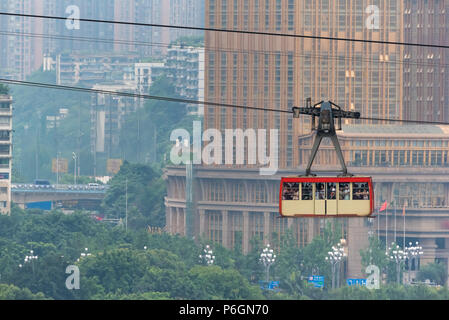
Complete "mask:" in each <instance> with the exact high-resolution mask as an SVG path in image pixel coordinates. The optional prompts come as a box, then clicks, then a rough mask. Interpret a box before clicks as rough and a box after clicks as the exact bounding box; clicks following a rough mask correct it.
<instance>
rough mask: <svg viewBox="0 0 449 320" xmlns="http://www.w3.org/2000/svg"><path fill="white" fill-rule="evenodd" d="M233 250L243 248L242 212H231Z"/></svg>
mask: <svg viewBox="0 0 449 320" xmlns="http://www.w3.org/2000/svg"><path fill="white" fill-rule="evenodd" d="M229 226H230V245H231V248H235V247H236V246H243V231H242V230H243V214H242V212H240V211H229Z"/></svg>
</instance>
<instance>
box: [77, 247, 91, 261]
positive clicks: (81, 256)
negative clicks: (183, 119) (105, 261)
mask: <svg viewBox="0 0 449 320" xmlns="http://www.w3.org/2000/svg"><path fill="white" fill-rule="evenodd" d="M88 251H89V248H84V252H81V255H80V257H79V258H78V260H76V261H77V262H79V261H80V259H81V258H86V257H89V256H91V254H90V253H89V252H88Z"/></svg>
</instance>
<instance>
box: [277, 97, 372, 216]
mask: <svg viewBox="0 0 449 320" xmlns="http://www.w3.org/2000/svg"><path fill="white" fill-rule="evenodd" d="M318 106H320V107H318ZM293 114H294V117H295V118H299V115H300V114H306V115H311V116H312V130H316V131H317V135H316V137H315V141H314V144H313V148H312V153H311V156H310V159H309V163H308V165H307V169H306V173H305V175H304V176H299V177H283V178H282V179H281V185H280V192H279V213H280V215H281V216H282V217H326V216H329V217H368V216H370V215H371V214H372V213H373V210H374V193H373V183H372V179H371V177H355V176H353V175H352V174H349V173H348V171H347V168H346V164H345V161H344V158H343V154H342V152H341V148H340V144H339V142H338V138H337V134H336V130H341V119H342V118H352V119H358V118H360V113H358V112H346V111H342V110H341V108H340V107H339V106H337V105H335V104H334V103H332V102H320V103H318V104H316V105H314V106H313V107H312V106H311V100H310V99H307V106H306V107H305V108H297V107H295V108H293ZM316 117H319V122H318V127H316V124H315V119H316ZM335 118H336V119H337V120H338V125H339V126H338V128H337V129H335V124H334V119H335ZM324 137H329V138H330V139H331V140H332V142H333V144H334V147H335V150H336V151H337V155H338V158H339V160H340V163H341V166H342V168H343V170H342V171H343V172H342V174H341V175H339V176H334V177H330V176H327V177H317V176H316V175H314V174H312V173H311V167H312V164H313V160H314V159H315V156H316V153H317V152H318V148H319V146H320V143H321V140H322V139H323V138H324Z"/></svg>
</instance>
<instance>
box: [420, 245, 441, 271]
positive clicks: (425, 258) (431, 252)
mask: <svg viewBox="0 0 449 320" xmlns="http://www.w3.org/2000/svg"><path fill="white" fill-rule="evenodd" d="M418 242H419V245H420V246H421V247H422V251H423V255H422V256H421V259H420V260H421V263H420V267H423V266H425V265H426V264H428V263H432V262H434V261H435V255H436V252H435V250H436V248H437V245H436V243H435V239H430V238H427V239H419V240H418Z"/></svg>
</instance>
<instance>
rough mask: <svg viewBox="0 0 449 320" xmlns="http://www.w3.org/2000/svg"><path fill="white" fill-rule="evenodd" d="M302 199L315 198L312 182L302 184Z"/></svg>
mask: <svg viewBox="0 0 449 320" xmlns="http://www.w3.org/2000/svg"><path fill="white" fill-rule="evenodd" d="M301 194H302V196H301V199H302V200H313V186H312V184H311V183H302V184H301Z"/></svg>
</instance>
